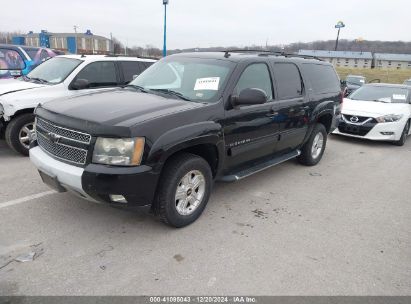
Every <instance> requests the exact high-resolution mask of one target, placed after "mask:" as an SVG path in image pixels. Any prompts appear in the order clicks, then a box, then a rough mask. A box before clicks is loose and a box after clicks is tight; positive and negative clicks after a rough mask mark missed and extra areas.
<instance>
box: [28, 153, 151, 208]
mask: <svg viewBox="0 0 411 304" xmlns="http://www.w3.org/2000/svg"><path fill="white" fill-rule="evenodd" d="M30 160H31V161H32V162H33V164H34V165H35V166H36V167H37V169H38V170H40V171H41V172H43V173H45V174H46V175H48V176H50V177H52V178H54V179H55V180H56V181H57V182H58V184H59V185H61V187H62V188H64V189H65V190H68V191H71V192H74V193H75V194H77V195H79V196H81V197H82V198H85V199H87V200H91V201H101V202H107V203H113V202H112V201H111V200H110V195H122V196H124V198H125V199H126V201H127V203H126V204H125V203H121V205H123V206H125V205H127V206H146V205H150V204H151V203H152V201H153V199H154V195H155V191H156V187H157V182H158V178H159V174H156V173H154V172H153V171H152V168H151V167H149V166H138V167H113V166H105V165H97V164H89V165H88V166H86V167H85V168H80V167H76V166H73V165H69V164H66V163H63V162H61V161H58V160H56V159H54V158H53V157H51V156H50V155H49V154H47V153H46V152H44V151H43V150H42V149H41V148H40V147H39V146H36V147H33V148H31V149H30Z"/></svg>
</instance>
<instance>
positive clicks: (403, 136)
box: [393, 121, 410, 147]
mask: <svg viewBox="0 0 411 304" xmlns="http://www.w3.org/2000/svg"><path fill="white" fill-rule="evenodd" d="M409 131H410V121H407V123H406V124H405V127H404V130H403V131H402V134H401V138H400V139H399V140H397V141H394V142H393V144H394V145H396V146H399V147H401V146H403V145H404V144H405V142H406V141H407V136H408V132H409Z"/></svg>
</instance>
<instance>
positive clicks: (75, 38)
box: [73, 25, 79, 54]
mask: <svg viewBox="0 0 411 304" xmlns="http://www.w3.org/2000/svg"><path fill="white" fill-rule="evenodd" d="M73 28H74V33H76V35H75V37H74V40H75V42H76V54H78V45H77V29H78V28H79V26H78V25H74V26H73Z"/></svg>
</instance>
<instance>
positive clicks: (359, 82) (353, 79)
mask: <svg viewBox="0 0 411 304" xmlns="http://www.w3.org/2000/svg"><path fill="white" fill-rule="evenodd" d="M346 81H347V83H350V84H355V85H359V86H362V85H363V84H365V79H364V78H362V77H350V76H348V77H347V78H346Z"/></svg>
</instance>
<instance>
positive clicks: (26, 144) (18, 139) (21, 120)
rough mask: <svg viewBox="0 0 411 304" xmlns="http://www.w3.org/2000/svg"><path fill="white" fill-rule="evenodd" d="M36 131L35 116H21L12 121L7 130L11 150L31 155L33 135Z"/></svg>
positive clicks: (6, 134)
mask: <svg viewBox="0 0 411 304" xmlns="http://www.w3.org/2000/svg"><path fill="white" fill-rule="evenodd" d="M33 131H34V114H32V113H26V114H21V115H19V116H17V117H15V118H14V119H12V120H11V121H10V122H9V124H8V125H7V128H6V133H5V138H6V142H7V144H8V145H9V147H10V148H12V149H13V150H14V151H16V152H18V153H20V154H22V155H24V156H28V155H29V148H30V138H31V133H32V132H33Z"/></svg>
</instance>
